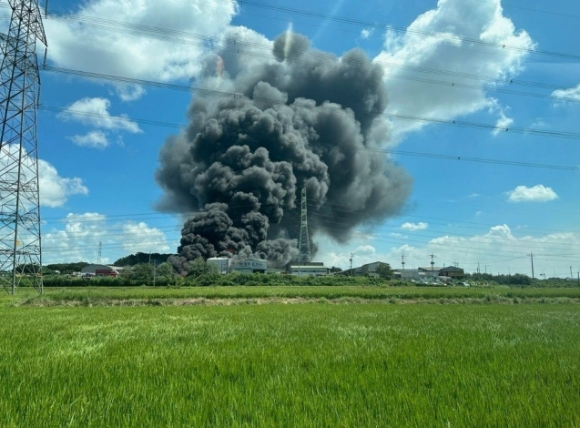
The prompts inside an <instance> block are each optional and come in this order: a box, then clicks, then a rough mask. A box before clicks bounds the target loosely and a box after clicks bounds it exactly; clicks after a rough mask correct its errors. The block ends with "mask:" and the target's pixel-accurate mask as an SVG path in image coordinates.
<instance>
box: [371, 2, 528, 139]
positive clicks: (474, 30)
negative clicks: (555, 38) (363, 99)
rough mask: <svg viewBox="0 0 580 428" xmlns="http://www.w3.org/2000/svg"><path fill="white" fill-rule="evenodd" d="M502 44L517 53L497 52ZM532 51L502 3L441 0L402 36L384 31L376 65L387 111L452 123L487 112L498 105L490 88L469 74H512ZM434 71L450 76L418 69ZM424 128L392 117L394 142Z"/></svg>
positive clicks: (496, 75) (499, 76) (503, 50)
mask: <svg viewBox="0 0 580 428" xmlns="http://www.w3.org/2000/svg"><path fill="white" fill-rule="evenodd" d="M469 40H477V41H481V42H483V43H489V44H491V45H497V46H498V47H496V46H486V45H479V44H474V43H471V42H470V41H469ZM503 45H505V46H508V47H510V48H511V47H513V48H515V49H510V48H506V49H501V48H499V46H503ZM533 47H534V44H533V42H532V40H531V38H530V36H529V35H528V34H527V33H526V32H525V31H519V32H518V31H516V29H515V27H514V24H513V23H512V21H511V20H510V19H509V18H507V17H505V16H504V15H503V10H502V7H501V4H500V0H439V2H438V5H437V8H436V9H433V10H430V11H428V12H425V13H424V14H422V15H420V16H419V17H418V18H417V19H416V20H415V21H414V22H413V23H412V24H411V25H410V26H409V27H408V29H407V32H406V33H405V34H403V35H397V34H395V33H394V32H393V31H388V32H387V33H386V38H385V45H384V50H383V52H381V53H380V54H379V55H378V56H377V57H376V59H375V61H376V62H377V63H380V64H383V65H384V68H385V72H386V76H385V84H386V85H387V90H388V91H389V99H390V103H389V106H388V108H387V113H390V114H395V115H409V116H418V117H428V118H437V119H443V120H450V119H453V118H456V117H458V116H463V115H467V114H470V113H474V112H476V111H479V110H482V109H485V108H489V107H491V106H493V105H494V104H496V103H497V101H495V100H493V99H489V98H487V96H486V89H488V85H487V84H486V83H485V82H483V81H481V80H478V79H472V78H469V76H488V77H490V78H493V79H503V78H507V77H512V76H515V75H517V74H518V73H519V72H520V71H521V69H522V66H521V62H522V60H523V59H524V58H525V57H526V55H527V51H526V50H527V49H531V48H533ZM433 69H434V70H450V73H449V74H443V73H438V74H435V75H434V74H432V73H425V72H422V71H421V70H433ZM425 80H429V81H432V80H437V81H441V82H443V83H442V84H433V83H432V82H427V81H425ZM463 85H468V86H469V88H466V87H462V86H463ZM425 125H426V124H425V123H421V122H416V121H408V120H407V121H405V120H396V119H393V126H394V137H395V140H400V139H401V138H402V137H403V136H404V135H405V134H406V133H408V132H411V131H414V130H418V129H420V128H422V127H423V126H425Z"/></svg>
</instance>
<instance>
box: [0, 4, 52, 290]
mask: <svg viewBox="0 0 580 428" xmlns="http://www.w3.org/2000/svg"><path fill="white" fill-rule="evenodd" d="M8 3H9V4H10V8H11V9H12V17H11V19H10V27H9V30H8V34H7V35H2V36H1V38H2V40H1V44H2V65H1V66H0V115H1V120H2V124H1V134H0V283H2V286H3V287H4V288H5V289H6V290H9V289H11V290H12V294H14V293H15V291H16V288H17V287H18V286H20V285H21V284H22V283H23V281H26V282H27V283H30V285H32V286H34V287H36V288H37V289H38V291H40V292H42V291H43V285H42V275H41V269H42V252H41V238H40V208H39V205H40V201H39V193H38V142H37V135H36V109H37V105H38V95H39V91H40V77H39V72H38V60H37V56H36V42H37V41H38V40H39V41H41V42H42V43H43V44H44V45H45V46H46V44H47V43H46V35H45V33H44V27H43V24H42V17H41V14H40V10H39V7H38V1H37V0H8ZM27 285H28V284H27Z"/></svg>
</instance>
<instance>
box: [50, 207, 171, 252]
mask: <svg viewBox="0 0 580 428" xmlns="http://www.w3.org/2000/svg"><path fill="white" fill-rule="evenodd" d="M45 227H46V226H45ZM99 242H101V243H102V262H103V263H112V262H113V261H115V260H116V259H118V258H120V257H123V256H126V255H128V254H130V253H135V252H138V251H141V252H149V251H151V252H159V253H163V252H169V251H170V247H169V245H168V244H167V238H166V236H165V234H164V233H163V232H162V231H161V230H160V229H157V228H155V227H150V226H148V225H146V224H145V223H134V222H122V223H110V222H109V221H108V219H107V217H106V216H105V215H103V214H99V213H84V214H68V215H67V217H66V218H65V219H64V226H63V227H53V228H51V230H48V231H45V232H44V233H43V259H44V263H45V264H50V263H58V262H71V261H86V262H90V263H96V262H97V257H98V249H99Z"/></svg>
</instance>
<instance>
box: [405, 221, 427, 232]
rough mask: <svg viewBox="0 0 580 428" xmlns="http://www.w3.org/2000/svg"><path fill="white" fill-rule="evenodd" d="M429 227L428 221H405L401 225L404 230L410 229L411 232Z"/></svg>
mask: <svg viewBox="0 0 580 428" xmlns="http://www.w3.org/2000/svg"><path fill="white" fill-rule="evenodd" d="M428 227H429V225H428V224H427V223H423V222H420V223H404V224H403V225H402V226H401V229H403V230H409V231H411V232H416V231H417V230H426V229H427V228H428Z"/></svg>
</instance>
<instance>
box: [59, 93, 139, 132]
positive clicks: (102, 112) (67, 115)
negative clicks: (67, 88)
mask: <svg viewBox="0 0 580 428" xmlns="http://www.w3.org/2000/svg"><path fill="white" fill-rule="evenodd" d="M110 107H111V102H110V101H109V100H108V99H106V98H83V99H81V100H78V101H75V102H74V103H72V104H71V105H70V106H68V107H67V108H66V110H65V112H64V113H62V114H60V115H59V116H60V117H61V118H63V119H65V120H71V119H72V120H76V121H78V122H81V123H83V124H85V125H90V126H94V127H95V128H101V129H108V130H111V131H127V132H131V133H133V134H136V133H140V132H142V131H141V129H140V128H139V125H137V124H136V123H135V122H132V121H131V120H129V118H128V117H127V116H126V115H121V116H111V114H110V113H109V108H110Z"/></svg>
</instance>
